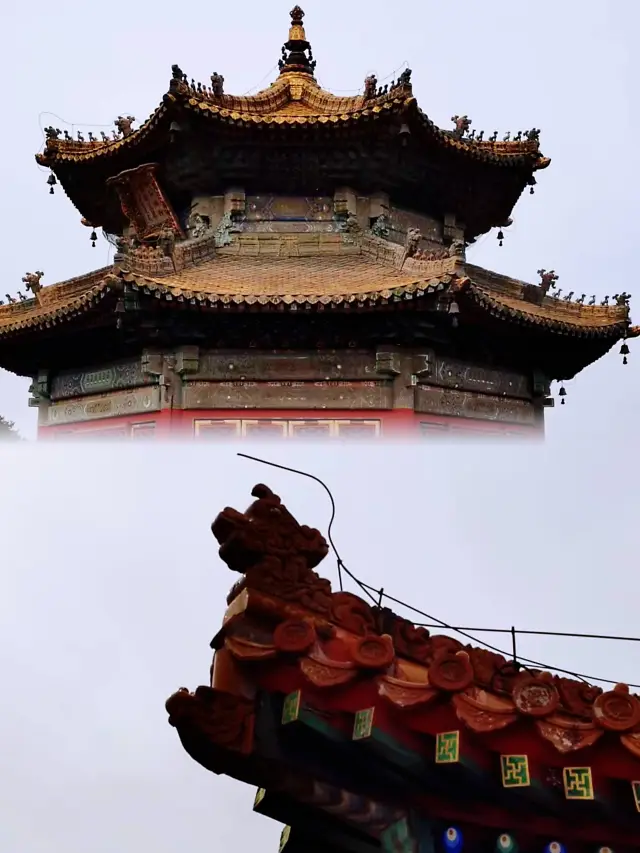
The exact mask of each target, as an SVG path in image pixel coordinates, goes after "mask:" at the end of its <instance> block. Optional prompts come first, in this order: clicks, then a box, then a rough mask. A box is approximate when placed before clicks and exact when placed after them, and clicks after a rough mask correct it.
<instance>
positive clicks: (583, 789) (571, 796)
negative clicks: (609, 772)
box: [562, 767, 594, 800]
mask: <svg viewBox="0 0 640 853" xmlns="http://www.w3.org/2000/svg"><path fill="white" fill-rule="evenodd" d="M562 778H563V782H564V795H565V797H566V798H567V799H568V800H593V799H594V792H593V778H592V776H591V768H590V767H565V768H564V769H563V771H562Z"/></svg>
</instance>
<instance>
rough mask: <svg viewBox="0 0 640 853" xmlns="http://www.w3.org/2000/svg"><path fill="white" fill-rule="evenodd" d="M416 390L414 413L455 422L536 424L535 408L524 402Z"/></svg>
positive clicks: (450, 391) (426, 388)
mask: <svg viewBox="0 0 640 853" xmlns="http://www.w3.org/2000/svg"><path fill="white" fill-rule="evenodd" d="M415 390H416V396H415V410H416V412H420V413H424V414H432V415H444V416H447V417H454V418H476V419H478V420H483V421H500V422H504V423H514V424H521V425H523V426H534V424H535V407H534V406H533V404H532V403H530V402H528V401H527V400H517V399H511V398H508V397H496V396H492V395H489V394H475V393H473V392H471V391H457V390H454V389H449V388H435V387H433V386H427V385H421V386H418V387H417V388H416V389H415Z"/></svg>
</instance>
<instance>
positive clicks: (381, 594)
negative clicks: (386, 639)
mask: <svg viewBox="0 0 640 853" xmlns="http://www.w3.org/2000/svg"><path fill="white" fill-rule="evenodd" d="M237 455H238V456H241V457H242V458H244V459H249V460H250V461H252V462H258V463H260V464H262V465H268V466H270V467H271V468H278V469H280V470H281V471H288V472H289V473H291V474H299V475H300V476H301V477H307V478H308V479H310V480H314V481H315V482H316V483H318V484H319V485H320V486H322V488H323V489H324V490H325V492H326V493H327V495H328V497H329V501H330V503H331V518H330V520H329V525H328V528H327V539H328V540H329V544H330V546H331V549H332V550H333V553H334V555H335V557H336V561H337V568H338V581H339V584H340V590H341V591H342V590H343V588H344V587H343V580H342V572H343V571H344V573H345V574H346V575H347V576H348V577H349V578H351V580H352V581H354V583H356V584H357V585H358V586H359V587H360V589H361V590H362V591H363V592H364V593H365V594H366V595H367V596H368V597H369V598H370V599H371V601H372V602H373V604H374V606H375V607H377V608H380V607H381V605H382V601H383V600H384V599H386V600H388V601H390V602H393V603H394V604H397V605H399V606H400V607H404V608H406V609H407V610H409V611H411V612H413V613H417V614H418V615H419V616H423V617H424V618H425V619H428V620H430V623H431V624H428V623H422V625H420V624H419V623H414V624H418V627H437V628H443V629H445V630H449V631H453V632H454V633H457V634H460V636H463V637H465V638H466V639H468V640H471V641H472V642H473V643H476V644H478V645H479V646H484V647H485V648H486V649H489V650H490V651H493V652H496V653H497V654H499V655H501V656H503V657H505V658H506V659H507V660H508V659H509V657H510V654H512V656H513V657H512V659H513V661H514V663H518V664H530V665H531V666H535V667H537V668H540V669H545V670H550V671H552V672H557V673H562V674H563V675H570V676H572V677H573V678H577V679H578V680H580V681H582V682H584V683H585V684H589V683H590V682H594V681H597V682H600V683H603V684H613V685H615V684H618V683H619V682H618V681H615V680H613V679H610V678H596V677H595V676H590V675H585V674H584V673H578V672H573V671H572V670H569V669H563V668H562V667H557V666H552V665H550V664H547V663H543V662H541V661H537V660H533V659H532V658H526V657H522V656H521V655H517V657H516V648H515V637H516V636H517V634H526V635H539V636H559V637H573V638H578V639H580V638H589V639H607V640H621V641H624V640H628V641H631V642H640V637H617V636H613V635H599V634H580V633H570V632H565V631H519V630H517V629H516V628H515V627H512V628H497V629H492V628H480V629H473V628H460V627H456V626H454V625H450V624H449V623H447V622H444V621H443V620H441V619H438V618H437V617H436V616H432V615H431V614H429V613H426V612H425V611H424V610H421V609H420V608H418V607H415V605H413V604H408V603H407V602H406V601H402V599H399V598H395V597H394V596H392V595H389V594H388V593H386V592H385V591H384V588H380V589H377V588H376V587H373V586H371V585H370V584H368V583H365V582H364V581H361V580H360V579H359V578H358V577H357V576H356V575H355V574H354V573H353V572H351V571H350V570H349V569H348V568H347V566H346V565H345V563H344V561H343V560H342V557H341V556H340V554H339V552H338V549H337V548H336V545H335V543H334V541H333V537H332V534H331V531H332V527H333V523H334V521H335V517H336V502H335V499H334V497H333V494H332V492H331V489H330V488H329V487H328V486H327V484H326V483H325V482H324V481H323V480H321V479H320V477H317V476H316V475H315V474H310V473H309V472H307V471H301V470H299V469H297V468H291V467H290V466H288V465H282V464H279V463H277V462H271V461H269V460H267V459H261V458H260V457H257V456H251V455H250V454H248V453H238V454H237ZM373 593H376V594H377V598H376V596H375V595H374V594H373ZM470 631H473V632H474V633H490V632H495V633H508V634H511V635H512V637H513V639H514V647H513V652H512V653H509V652H505V651H504V650H503V649H500V648H498V647H497V646H494V645H492V644H491V643H487V642H486V641H484V640H480V639H478V637H475V636H474V635H473V634H471V633H470ZM524 668H525V669H528V667H526V666H525V667H524ZM627 686H628V687H633V688H640V684H628V685H627Z"/></svg>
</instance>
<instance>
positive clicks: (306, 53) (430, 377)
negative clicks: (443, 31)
mask: <svg viewBox="0 0 640 853" xmlns="http://www.w3.org/2000/svg"><path fill="white" fill-rule="evenodd" d="M303 14H304V13H303V12H302V10H301V9H300V8H299V7H296V8H295V9H294V10H293V11H292V13H291V28H290V32H289V39H288V41H287V42H286V44H285V45H284V47H283V49H282V59H281V60H280V74H279V76H278V78H277V80H276V81H275V82H274V83H272V84H271V86H270V87H269V88H268V89H266V90H265V91H262V92H259V93H258V94H256V95H253V96H248V97H237V96H234V95H230V94H228V93H227V92H226V90H225V84H224V78H223V77H222V76H221V75H220V74H218V73H214V74H213V75H212V76H211V80H210V84H206V85H204V84H202V83H197V82H195V81H194V80H190V79H189V78H188V77H187V75H186V74H185V73H184V72H183V71H182V69H181V68H180V67H178V66H177V65H174V66H173V68H172V77H171V80H170V84H169V87H168V91H167V92H166V94H165V95H164V98H163V99H162V102H161V105H160V106H159V107H158V108H157V109H156V110H155V111H154V112H153V114H152V115H151V116H150V118H149V119H148V120H147V121H146V122H144V123H143V124H142V125H140V126H139V127H137V128H136V127H134V124H135V119H134V118H133V117H131V116H120V117H118V119H117V121H116V122H115V126H116V129H115V130H114V132H113V134H112V136H108V135H107V134H105V133H104V132H103V133H102V134H101V138H97V137H96V136H94V135H93V134H92V133H80V134H78V137H77V138H72V137H71V136H70V135H69V133H68V132H66V131H65V132H62V131H61V130H60V129H58V128H55V127H48V128H46V136H47V141H46V147H45V149H44V151H43V153H41V154H39V155H38V157H37V160H38V162H39V164H40V165H42V166H45V167H48V168H49V169H50V175H49V179H48V184H49V187H50V191H51V193H55V191H56V187H58V186H61V187H62V188H63V189H64V191H65V193H66V195H67V196H68V198H69V199H70V201H71V202H72V203H73V204H74V205H75V207H76V208H77V209H78V211H79V213H80V215H81V217H82V222H83V224H84V225H85V226H86V227H87V229H88V236H89V239H90V240H92V241H93V242H94V243H95V242H96V240H98V233H97V232H98V230H99V229H102V232H103V235H104V236H105V237H106V239H108V240H109V241H110V242H111V243H112V244H113V246H114V249H115V254H114V262H113V264H112V265H111V266H109V267H106V268H103V269H100V270H97V271H95V272H91V273H89V274H87V275H84V276H80V277H78V278H75V279H72V280H70V281H65V282H61V283H58V284H49V285H45V284H44V282H43V278H44V274H43V272H41V271H40V270H38V271H36V272H34V273H27V274H26V275H25V277H24V278H23V285H24V286H23V288H22V289H23V290H25V291H28V293H27V292H25V293H24V294H22V293H20V297H19V298H17V297H12V296H10V295H8V302H9V304H5V305H3V306H2V307H0V366H2V367H4V368H6V369H7V370H10V371H13V372H15V373H17V374H19V375H22V376H29V377H31V378H32V379H33V384H32V399H31V404H32V405H34V406H36V407H37V408H38V416H39V434H40V436H41V437H48V438H64V437H69V436H71V437H74V438H79V437H82V436H87V437H90V438H96V437H98V436H105V437H107V438H116V437H127V438H129V437H130V438H143V439H149V438H154V437H169V436H178V437H181V436H194V437H198V438H205V437H206V438H211V439H216V438H220V439H222V438H224V439H226V438H238V437H252V436H256V437H258V436H259V437H263V436H272V437H304V436H310V437H337V438H340V437H342V438H347V437H350V436H353V437H358V438H363V437H364V438H375V437H380V436H387V437H390V436H394V435H403V436H404V435H407V434H411V435H413V436H419V435H423V436H425V437H431V436H433V437H436V436H439V435H443V434H447V433H451V432H461V431H462V432H464V433H469V432H475V433H477V434H483V435H496V434H498V435H513V436H534V435H540V434H541V432H542V429H543V415H544V409H545V408H546V407H548V406H549V405H552V403H553V399H552V398H551V397H550V383H551V381H552V380H568V379H570V378H572V377H573V376H575V375H576V374H577V373H578V372H579V371H581V370H583V369H584V368H585V367H587V366H588V365H589V364H591V363H592V362H593V361H595V360H597V359H598V358H600V357H601V356H602V355H604V354H605V353H606V352H607V351H608V350H609V349H610V348H611V347H612V346H613V345H615V344H616V343H617V342H619V341H621V340H622V341H623V343H622V348H623V351H624V352H627V351H628V350H627V344H626V341H624V340H623V339H625V338H627V337H630V336H633V335H634V334H635V333H636V332H635V329H633V328H632V327H631V326H630V318H629V309H628V294H626V293H622V294H618V295H616V297H614V298H613V299H612V304H608V303H609V300H608V299H606V300H605V301H604V303H603V304H600V305H596V304H595V298H593V299H591V300H590V304H589V302H585V296H584V295H583V296H582V297H580V298H578V299H574V298H573V296H574V294H573V293H571V292H569V293H568V294H567V296H566V297H562V296H561V291H560V290H559V289H558V288H557V284H556V282H557V275H556V274H555V272H554V271H553V270H545V269H541V270H539V271H538V272H539V281H538V282H537V283H535V284H531V283H526V282H522V281H516V280H514V279H512V278H509V277H507V276H504V275H500V274H499V273H496V272H492V271H489V270H486V269H483V268H481V267H478V266H476V265H474V264H471V263H469V262H468V260H467V258H466V254H467V249H468V247H469V246H471V245H472V244H473V243H474V241H475V240H476V239H477V238H478V237H479V236H481V235H484V234H486V233H488V232H490V231H491V230H492V229H493V230H495V233H496V237H497V238H498V239H500V240H502V239H503V237H504V233H503V229H506V228H508V226H509V224H510V222H511V220H510V216H511V213H512V210H513V208H514V206H515V204H516V202H517V201H518V199H519V198H520V196H521V195H522V193H523V192H524V191H528V192H529V193H533V191H534V186H535V184H536V174H537V173H538V172H539V171H540V170H542V169H545V168H546V167H547V166H548V165H549V159H548V158H547V157H545V156H543V154H542V152H541V150H540V140H539V136H540V134H539V130H538V129H537V128H531V129H530V130H528V131H521V132H518V133H515V134H513V136H512V137H511V135H510V134H507V135H506V136H505V137H504V138H501V139H500V140H499V139H498V137H497V134H495V133H494V134H493V135H492V136H487V137H486V138H485V135H484V133H482V132H477V131H476V130H475V129H473V128H472V127H471V122H470V120H469V119H468V118H467V116H464V115H463V116H457V115H456V116H454V118H453V119H452V122H453V127H452V129H450V130H442V129H440V128H438V127H436V126H435V124H434V123H433V122H432V121H431V120H430V119H429V117H428V116H427V115H426V114H425V113H424V112H423V111H422V110H421V109H420V108H419V107H418V104H417V101H416V98H415V96H414V94H413V89H412V82H411V76H412V75H411V72H410V71H409V70H408V69H407V70H405V71H404V72H403V73H402V74H401V75H400V77H399V78H398V79H397V80H395V81H393V82H392V83H391V84H386V85H384V86H380V85H378V81H377V80H376V78H375V77H373V76H371V77H368V78H367V79H366V80H365V82H364V86H363V90H362V92H361V93H360V94H359V95H357V96H354V97H336V96H334V95H332V94H330V93H329V92H327V91H325V90H323V89H322V88H321V87H320V86H319V84H318V83H317V81H316V79H315V60H314V59H313V55H312V51H311V47H310V44H309V42H308V40H307V37H306V33H305V29H304V26H303ZM527 196H528V193H527ZM561 394H562V389H561Z"/></svg>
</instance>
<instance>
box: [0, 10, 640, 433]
mask: <svg viewBox="0 0 640 853" xmlns="http://www.w3.org/2000/svg"><path fill="white" fill-rule="evenodd" d="M292 4H293V0H287V2H286V3H285V2H282V3H280V2H278V3H276V2H273V0H269V2H267V3H265V2H263V3H257V2H255V0H245V2H243V3H242V4H241V5H238V4H234V3H226V4H217V3H205V2H201V0H192V2H190V3H189V4H187V5H185V6H181V7H176V6H175V4H169V3H164V4H163V3H156V2H154V3H152V2H150V0H137V2H136V3H129V2H124V0H112V2H110V3H109V4H108V6H104V5H99V4H94V5H87V4H86V3H81V2H78V0H60V2H57V3H56V4H55V5H52V4H51V3H45V2H43V0H34V2H33V3H29V4H26V3H12V4H8V3H7V4H6V7H7V9H9V10H10V11H8V12H7V11H3V12H2V13H1V15H2V17H0V45H1V46H2V49H3V55H4V57H5V63H6V70H5V75H7V79H8V80H10V81H11V83H10V84H9V83H8V84H7V85H6V86H5V90H4V92H3V110H4V115H5V117H6V123H5V130H4V133H3V136H2V142H1V143H0V144H1V146H2V155H3V156H2V157H1V158H0V186H2V190H3V197H4V199H5V203H4V205H3V206H2V207H1V208H0V217H1V218H2V233H3V234H4V247H5V250H4V252H3V276H4V282H5V285H4V286H1V287H0V298H3V299H4V295H3V294H4V293H5V292H9V293H15V292H16V291H17V290H18V289H19V288H20V287H21V282H20V279H21V278H22V276H23V275H24V274H25V272H26V271H27V270H29V271H33V270H36V269H38V270H44V273H45V277H44V279H43V281H44V282H45V283H47V284H49V283H53V282H56V281H61V280H65V279H67V278H71V277H73V276H77V275H81V274H83V273H86V272H89V271H90V270H92V269H95V268H98V267H101V266H103V265H104V264H105V263H107V262H108V261H109V260H110V254H109V251H110V247H109V246H108V244H107V243H106V242H105V241H104V240H103V239H102V238H101V239H100V241H99V242H98V246H97V247H96V248H95V249H92V248H91V244H90V241H89V230H88V229H87V228H85V227H83V226H82V225H81V224H80V214H79V213H78V212H77V211H76V210H75V208H74V207H73V206H72V205H71V203H70V202H69V200H68V199H67V198H66V196H65V194H64V192H63V191H62V189H61V188H60V187H57V188H56V193H55V195H53V196H50V195H49V189H48V187H47V184H46V179H47V176H48V172H47V170H46V169H42V168H40V167H39V166H37V165H36V163H35V161H34V154H35V153H36V152H37V151H38V150H40V149H41V148H42V146H43V142H44V134H43V132H42V128H43V127H45V126H47V125H49V124H53V125H55V126H56V127H59V128H62V129H64V128H67V129H68V130H69V131H70V132H74V133H75V131H76V130H78V129H80V130H82V131H84V132H85V133H86V132H87V131H88V130H93V132H94V133H96V134H98V133H99V131H100V130H101V129H106V130H110V128H112V127H113V120H114V119H115V118H116V117H117V116H118V115H121V114H127V115H133V116H136V118H137V119H138V121H139V122H140V121H142V120H144V119H146V118H147V117H148V116H149V114H150V113H151V112H152V111H153V110H154V109H155V107H156V106H157V104H158V103H159V102H160V101H161V100H162V96H163V94H164V93H165V92H166V91H167V88H168V85H169V79H170V77H171V65H172V63H174V62H177V63H178V64H179V65H180V67H181V68H182V69H183V70H184V71H185V73H186V74H188V75H189V77H194V78H195V79H196V80H203V81H205V82H206V81H208V79H209V76H210V74H211V73H212V71H214V70H216V71H219V72H220V73H222V74H224V76H225V87H226V89H227V91H228V92H231V93H234V94H244V93H246V92H248V91H255V90H257V89H258V88H263V87H265V86H266V85H267V84H268V83H270V82H271V81H272V80H273V79H275V77H276V75H277V67H276V65H277V62H278V59H279V58H280V47H281V45H282V43H283V41H284V40H285V39H286V37H287V33H288V24H289V15H288V12H289V8H290V6H291V5H292ZM303 5H304V7H305V11H306V13H307V15H306V18H305V25H306V29H307V36H308V38H309V39H310V41H311V43H312V45H313V49H314V55H315V57H316V59H317V61H318V68H317V76H318V79H319V81H320V83H321V84H322V85H323V86H325V87H326V88H328V89H330V90H331V91H334V92H336V93H338V94H349V93H352V94H355V93H356V92H357V91H358V90H359V89H361V87H362V83H363V80H364V77H365V75H366V74H367V73H370V72H372V71H374V72H376V73H377V75H378V79H379V80H380V82H381V83H382V82H384V81H385V80H386V81H387V82H388V80H389V79H390V78H392V77H393V76H397V73H398V70H399V69H400V68H401V67H402V66H403V63H405V62H407V63H408V64H409V65H410V66H411V67H412V69H413V81H414V91H415V94H416V96H417V98H418V100H419V103H420V105H421V107H422V109H423V110H425V112H427V113H428V115H429V116H430V117H431V118H432V119H433V120H434V121H435V122H437V123H438V124H439V125H441V126H443V127H451V126H452V124H451V122H450V117H451V116H452V115H455V114H468V115H469V116H470V117H471V119H472V120H473V124H474V127H476V128H477V129H484V130H485V131H486V133H487V134H490V133H492V132H493V130H496V129H497V130H499V131H500V133H501V134H503V133H504V132H506V131H507V130H511V131H517V130H521V129H524V128H529V127H533V126H535V127H539V128H541V130H542V135H541V141H542V147H543V151H544V153H545V154H546V155H548V156H549V157H551V158H552V164H551V166H550V167H549V169H547V170H546V171H544V172H541V173H539V175H538V186H537V188H536V194H535V195H533V196H531V195H529V194H528V193H525V194H524V195H523V197H522V199H521V200H520V202H519V203H518V205H517V206H516V208H515V213H514V225H513V226H512V227H511V228H510V229H508V231H507V233H506V240H505V243H504V246H503V247H502V248H499V247H498V244H497V240H496V237H495V233H491V234H489V235H487V236H485V237H484V238H481V239H480V240H479V241H478V243H477V244H476V246H474V247H473V248H472V249H471V251H470V252H469V257H470V259H471V260H472V261H473V262H474V263H478V264H480V265H484V266H487V267H490V268H493V269H496V270H497V271H499V272H502V273H505V274H508V275H513V276H516V277H518V278H522V279H524V280H528V281H536V280H537V276H536V270H538V269H540V267H545V268H547V269H551V268H554V269H555V270H556V271H557V272H558V274H559V275H560V281H559V286H560V287H562V289H563V290H564V292H565V293H567V292H568V291H574V292H575V293H576V295H577V296H578V295H580V294H581V293H585V292H586V293H587V295H588V296H590V295H591V294H596V295H597V296H598V297H599V298H600V297H603V296H605V295H606V294H613V293H619V292H620V291H621V290H623V289H624V290H627V291H630V292H631V293H633V292H634V280H633V278H632V276H631V273H632V270H634V268H635V266H636V262H637V261H636V257H635V252H636V247H637V243H638V214H637V199H638V197H639V196H640V178H639V177H638V169H637V166H636V163H637V150H636V149H637V140H638V138H639V137H640V117H639V116H640V110H639V109H638V99H637V96H636V97H632V87H634V86H635V84H633V82H632V81H633V80H634V79H636V78H638V77H640V70H639V69H638V67H637V65H638V59H637V50H636V47H637V45H636V34H637V32H638V30H639V28H640V5H639V4H637V3H635V2H633V0H627V2H625V0H618V2H605V0H598V2H594V0H582V2H578V0H562V2H557V0H554V1H553V2H552V0H538V2H537V3H536V4H535V13H533V12H532V7H531V5H530V4H529V3H524V2H519V3H513V2H510V3H507V2H497V0H485V2H482V3H479V2H475V0H458V2H457V3H455V5H453V6H452V5H451V3H447V2H444V0H429V2H426V3H425V2H421V0H404V2H403V3H401V4H398V5H393V4H389V3H381V2H379V0H371V2H368V3H364V2H362V0H356V2H353V3H344V2H339V0H308V2H306V3H304V4H303ZM178 9H179V10H180V11H178ZM634 67H635V68H636V71H635V72H634V71H633V68H634ZM633 91H634V92H635V91H637V90H633ZM638 299H639V300H640V295H639V296H638ZM631 306H632V310H633V308H634V300H633V299H632V301H631ZM635 315H636V320H635V321H636V323H640V302H639V303H638V305H637V306H636V309H635ZM619 349H620V347H619V346H617V347H616V348H615V349H614V350H613V352H612V353H610V354H609V355H608V356H607V357H606V358H604V359H603V360H602V361H601V362H600V363H599V364H598V365H597V366H595V367H592V368H591V369H587V370H586V371H585V372H584V374H582V375H581V376H579V377H578V378H577V379H576V380H575V381H574V382H572V383H571V384H570V385H569V387H568V388H567V391H568V394H569V397H568V399H567V405H565V406H563V407H562V409H558V410H557V411H555V412H548V413H547V414H548V417H547V422H548V427H549V438H550V439H557V440H558V442H561V441H567V440H568V439H569V437H571V436H577V435H581V436H588V435H593V436H594V437H595V436H597V437H598V438H599V439H601V440H607V441H608V442H611V441H620V440H627V439H628V440H630V439H631V437H632V436H635V435H636V432H637V422H638V402H637V401H638V397H637V394H635V393H634V389H635V388H636V387H637V383H638V376H640V347H637V346H636V345H634V344H633V342H632V344H631V349H632V354H631V358H630V363H629V365H628V366H627V367H626V368H625V369H623V367H622V364H621V358H620V357H619ZM78 363H79V364H82V354H81V353H79V354H78ZM28 385H29V381H28V380H24V379H16V378H15V377H12V376H9V375H7V374H4V373H1V372H0V413H1V414H4V415H5V417H8V418H10V419H12V420H15V421H16V422H17V424H18V425H19V426H20V428H21V430H22V431H23V433H24V434H25V435H26V436H28V437H33V436H34V435H35V429H36V412H35V410H33V409H28V408H27V402H26V401H27V387H28ZM556 390H557V389H556ZM623 436H624V437H625V438H623Z"/></svg>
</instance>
